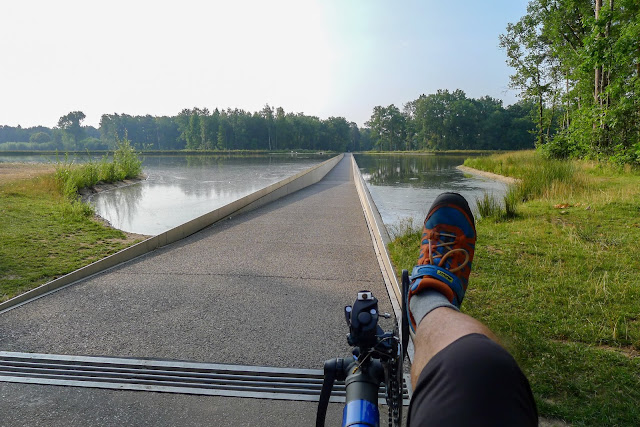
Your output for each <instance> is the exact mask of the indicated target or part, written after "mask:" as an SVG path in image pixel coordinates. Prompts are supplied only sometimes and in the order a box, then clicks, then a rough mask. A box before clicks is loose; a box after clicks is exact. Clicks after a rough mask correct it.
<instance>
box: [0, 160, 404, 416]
mask: <svg viewBox="0 0 640 427" xmlns="http://www.w3.org/2000/svg"><path fill="white" fill-rule="evenodd" d="M362 289H368V290H371V291H373V293H374V295H376V296H377V297H378V299H379V300H380V310H381V311H387V312H390V313H391V312H392V308H391V304H390V302H389V299H388V296H387V293H386V289H385V287H384V282H383V279H382V275H381V273H380V268H379V266H378V262H377V260H376V256H375V253H374V249H373V246H372V242H371V238H370V235H369V231H368V229H367V225H366V221H365V218H364V214H363V211H362V207H361V206H360V201H359V199H358V195H357V193H356V189H355V185H354V182H353V178H352V176H351V159H350V156H345V158H344V159H343V160H342V161H341V162H340V163H339V164H338V165H337V166H336V167H335V168H334V169H333V170H332V171H331V172H329V174H327V176H326V177H325V178H324V179H323V180H322V181H320V182H319V183H317V184H315V185H312V186H310V187H307V188H306V189H303V190H301V191H299V192H297V193H294V194H292V195H289V196H287V197H285V198H282V199H280V200H278V201H276V202H273V203H271V204H269V205H266V206H263V207H262V208H259V209H257V210H254V211H251V212H248V213H246V214H241V215H238V216H237V217H234V218H231V219H229V220H226V221H223V222H221V223H218V224H215V225H213V226H211V227H209V228H207V229H205V230H203V231H201V232H199V233H197V234H195V235H193V236H191V237H188V238H186V239H184V240H181V241H180V242H177V243H175V244H172V245H169V246H167V247H164V248H161V249H159V250H156V251H154V252H152V253H150V254H147V255H145V256H143V257H140V258H137V259H135V260H133V261H130V262H128V263H125V264H122V265H120V266H118V267H116V268H114V269H111V270H109V271H106V272H104V273H101V274H99V275H96V276H94V277H92V278H89V279H86V280H83V281H81V282H79V283H77V284H74V285H72V286H69V287H67V288H64V289H61V290H59V291H58V292H55V293H53V294H50V295H47V296H45V297H43V298H40V299H38V300H35V301H32V302H30V303H28V304H25V305H23V306H21V307H18V308H16V309H13V310H11V311H9V312H6V313H4V314H2V315H0V350H4V351H16V352H35V353H53V354H69V355H90V356H117V357H135V358H154V359H172V360H191V361H199V362H210V363H225V364H242V365H260V366H275V367H289V368H314V369H321V368H322V365H323V362H324V361H325V360H326V359H331V358H335V357H344V356H346V355H348V354H349V352H350V348H349V347H348V345H347V343H346V339H345V334H346V332H347V327H346V323H345V321H344V314H343V307H344V306H345V305H347V304H351V303H353V301H354V299H355V296H356V292H357V291H358V290H362ZM381 325H382V326H383V327H385V326H386V329H390V328H391V323H390V321H389V323H387V324H386V325H385V323H381ZM0 395H1V397H2V398H1V399H0V413H2V414H3V416H2V417H0V425H61V423H62V424H64V425H123V424H131V425H151V424H153V425H207V424H208V425H268V424H271V425H278V426H279V425H312V424H313V422H312V421H313V419H315V406H316V405H315V404H313V403H304V402H283V401H269V400H252V399H240V398H221V397H203V396H186V395H169V394H162V393H152V392H132V391H110V390H93V389H84V388H71V387H60V386H42V385H23V384H9V383H1V382H0ZM338 406H339V405H332V408H331V410H330V413H332V414H333V415H334V416H336V417H338V418H337V419H336V422H339V419H340V418H339V417H340V410H339V408H338ZM98 409H99V410H98ZM4 414H10V416H9V417H5V415H4ZM56 414H57V415H56ZM309 417H310V418H309ZM330 417H331V415H330ZM307 419H308V420H309V421H310V422H307V421H306V420H307ZM328 419H329V418H328ZM327 425H329V423H327Z"/></svg>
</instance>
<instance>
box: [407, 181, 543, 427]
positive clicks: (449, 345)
mask: <svg viewBox="0 0 640 427" xmlns="http://www.w3.org/2000/svg"><path fill="white" fill-rule="evenodd" d="M422 239H423V240H422V244H421V248H420V256H419V258H418V265H417V266H416V267H415V268H414V269H413V272H412V275H411V280H412V283H411V287H410V291H409V295H408V301H407V302H406V303H407V304H408V306H409V313H408V314H409V323H410V329H411V331H412V335H413V337H414V346H415V355H414V361H413V366H412V384H413V385H414V388H415V391H414V395H413V399H412V402H411V408H410V414H409V420H410V424H411V425H414V426H415V425H536V424H537V411H536V407H535V402H534V400H533V396H532V394H531V389H530V387H529V383H528V381H527V379H526V377H525V376H524V375H523V374H522V372H521V371H520V368H519V367H518V365H517V363H516V362H515V360H514V359H513V357H511V355H510V354H509V353H508V352H507V351H506V350H505V349H503V348H502V347H501V346H500V345H498V344H497V339H496V337H495V335H494V334H493V333H492V332H491V331H490V330H489V329H488V328H487V327H486V326H485V325H483V324H482V323H481V322H479V321H478V320H476V319H473V318H472V317H470V316H467V315H465V314H462V313H460V312H459V308H460V304H461V303H462V300H463V298H464V294H465V291H466V289H467V284H468V278H469V274H470V272H471V264H472V261H473V255H474V250H475V242H476V232H475V224H474V220H473V215H472V213H471V210H470V209H469V206H468V204H467V202H466V200H464V198H463V197H462V196H460V195H458V194H455V193H444V194H442V195H440V196H439V197H438V198H437V199H436V201H435V202H434V203H433V205H432V207H431V209H430V210H429V213H428V214H427V218H426V219H425V226H424V230H423V236H422Z"/></svg>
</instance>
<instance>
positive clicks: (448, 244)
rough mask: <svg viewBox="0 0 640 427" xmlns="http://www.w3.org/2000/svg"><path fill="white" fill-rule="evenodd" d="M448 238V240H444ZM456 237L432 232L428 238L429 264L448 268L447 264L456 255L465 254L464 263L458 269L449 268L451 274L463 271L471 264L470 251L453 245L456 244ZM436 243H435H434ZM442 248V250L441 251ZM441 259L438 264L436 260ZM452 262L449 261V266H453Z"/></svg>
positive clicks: (451, 234) (450, 234)
mask: <svg viewBox="0 0 640 427" xmlns="http://www.w3.org/2000/svg"><path fill="white" fill-rule="evenodd" d="M443 237H444V238H446V240H444V239H442V238H443ZM457 237H458V236H456V235H455V234H453V233H446V232H438V231H432V232H431V233H429V235H428V236H427V238H428V239H429V262H430V263H431V264H432V265H437V266H438V267H442V268H447V267H448V266H446V264H445V263H446V262H447V260H449V258H451V257H452V256H453V255H454V254H456V253H462V254H464V261H463V262H462V263H460V265H458V266H457V267H454V268H447V269H448V270H449V272H451V273H455V272H457V271H460V270H462V269H463V268H464V267H465V266H466V265H467V264H468V263H469V251H467V250H466V249H464V248H454V247H453V245H455V244H456V239H457ZM434 241H435V242H434ZM440 248H442V250H440ZM437 258H440V261H439V262H437V263H436V259H437ZM450 261H452V260H449V266H450V265H451V262H450Z"/></svg>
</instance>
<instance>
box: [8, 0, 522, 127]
mask: <svg viewBox="0 0 640 427" xmlns="http://www.w3.org/2000/svg"><path fill="white" fill-rule="evenodd" d="M526 5H527V0H494V1H492V2H478V1H474V0H450V1H448V2H437V1H434V0H422V1H419V0H406V1H399V2H388V1H383V0H353V1H340V0H324V1H323V0H315V1H314V0H272V1H269V2H265V1H259V0H234V1H208V2H205V1H199V0H182V1H180V2H176V1H171V2H169V1H166V0H156V1H149V0H127V1H125V0H111V1H108V2H107V1H91V2H88V1H80V0H59V1H56V2H51V1H46V0H21V1H19V2H18V1H11V2H5V3H4V4H3V5H2V6H0V125H10V126H17V125H21V126H22V127H32V126H37V125H42V126H47V127H54V126H56V125H57V122H58V119H59V118H60V117H61V116H63V115H65V114H67V113H69V112H70V111H78V110H79V111H83V112H84V113H85V114H86V116H87V118H86V119H85V121H84V122H83V124H84V125H92V126H96V127H97V126H98V125H99V122H100V117H101V115H102V114H112V113H118V114H122V113H125V114H130V115H146V114H150V115H152V116H164V115H166V116H174V115H177V114H178V113H179V112H180V111H181V110H182V109H184V108H193V107H200V108H208V109H209V110H213V109H215V108H221V109H222V108H224V109H226V108H232V109H233V108H240V109H243V110H247V111H251V112H254V111H258V110H261V109H262V107H263V106H264V105H265V104H269V105H271V106H272V107H279V106H280V107H282V108H284V110H285V111H286V112H293V113H300V112H301V113H304V114H307V115H314V116H318V117H320V118H322V119H325V118H327V117H330V116H342V117H345V118H346V119H347V120H348V121H353V122H356V123H357V124H358V125H359V126H363V125H364V123H365V122H366V121H367V120H368V119H369V118H370V116H371V113H372V110H373V107H375V106H376V105H383V106H387V105H390V104H395V105H396V106H397V107H398V108H400V109H402V107H403V105H404V104H405V103H407V102H409V101H412V100H414V99H416V98H417V97H418V96H420V95H421V94H429V93H435V92H436V91H437V90H438V89H448V90H451V91H452V90H455V89H462V90H463V91H465V92H466V94H467V96H469V97H473V98H479V97H481V96H485V95H489V96H491V97H494V98H498V99H501V100H503V102H504V105H505V106H506V105H510V104H512V103H514V102H516V101H517V93H516V92H515V91H513V90H509V89H508V84H509V74H510V73H511V70H510V69H509V68H508V67H507V65H506V64H505V59H506V57H505V54H504V52H503V51H501V50H500V49H499V48H498V43H499V41H498V36H499V34H501V33H504V32H505V29H506V26H507V24H508V23H509V22H515V21H517V20H518V19H519V18H520V17H521V16H522V15H523V14H524V13H525V12H526Z"/></svg>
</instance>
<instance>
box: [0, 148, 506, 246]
mask: <svg viewBox="0 0 640 427" xmlns="http://www.w3.org/2000/svg"><path fill="white" fill-rule="evenodd" d="M329 157H330V156H328V155H310V154H296V153H291V154H275V155H243V156H240V155H217V156H214V155H167V156H164V155H152V156H150V155H147V156H142V157H141V158H142V161H143V171H144V173H145V174H146V175H147V178H146V180H144V181H142V182H138V183H136V184H133V185H130V186H127V187H121V188H117V189H114V190H110V191H104V192H101V193H98V194H95V195H93V196H92V197H91V198H90V199H89V200H90V203H91V204H92V205H93V206H94V207H95V209H96V213H97V214H98V215H100V216H102V217H103V218H105V219H106V220H107V221H109V222H110V223H111V225H113V226H114V227H116V228H118V229H121V230H124V231H128V232H132V233H139V234H146V235H156V234H159V233H162V232H165V231H167V230H169V229H171V228H173V227H175V226H177V225H180V224H183V223H185V222H187V221H189V220H191V219H194V218H197V217H198V216H200V215H203V214H205V213H208V212H210V211H212V210H215V209H217V208H220V207H222V206H224V205H226V204H228V203H231V202H233V201H235V200H237V199H239V198H241V197H244V196H246V195H248V194H251V193H253V192H254V191H258V190H260V189H262V188H264V187H267V186H269V185H271V184H273V183H275V182H278V181H280V180H282V179H285V178H287V177H289V176H292V175H295V174H296V173H298V172H300V171H303V170H305V169H307V168H309V167H311V166H313V165H316V164H318V163H320V162H322V161H324V160H326V159H328V158H329ZM466 157H467V156H441V155H417V154H402V155H400V154H395V155H394V154H375V155H374V154H371V155H368V154H357V155H355V159H356V161H357V163H358V167H359V168H360V171H361V172H362V175H363V178H364V179H365V181H366V182H367V185H368V187H369V191H370V192H371V196H372V197H373V199H374V201H375V203H376V205H377V207H378V210H379V211H380V214H381V216H382V220H383V222H384V223H385V225H386V226H387V228H388V229H389V231H390V232H391V233H393V232H394V229H396V228H397V227H398V225H399V224H400V223H401V222H402V221H406V220H407V219H409V220H411V221H413V222H414V224H416V225H419V224H421V223H422V221H423V220H424V216H425V214H426V212H427V209H428V208H429V206H430V205H431V203H432V202H433V200H434V199H435V198H436V196H437V195H438V194H440V193H441V192H443V191H455V192H458V193H460V194H462V195H463V196H465V197H466V198H467V200H468V201H469V204H470V206H471V208H472V210H474V212H475V209H476V207H475V199H476V197H481V196H482V195H483V194H484V192H489V193H493V194H495V195H502V194H504V192H505V189H506V187H505V185H504V184H502V183H500V182H496V181H492V180H489V179H485V178H478V177H469V176H465V174H463V173H462V172H461V171H459V170H458V169H456V166H458V165H461V164H462V163H463V162H464V159H465V158H466ZM90 158H91V157H89V156H86V155H83V156H77V157H74V161H76V162H80V163H81V162H85V161H87V160H88V159H90ZM93 158H94V159H99V158H100V157H99V156H98V157H93ZM3 161H4V162H6V161H12V162H49V161H55V156H42V155H30V156H6V155H0V162H3Z"/></svg>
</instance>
